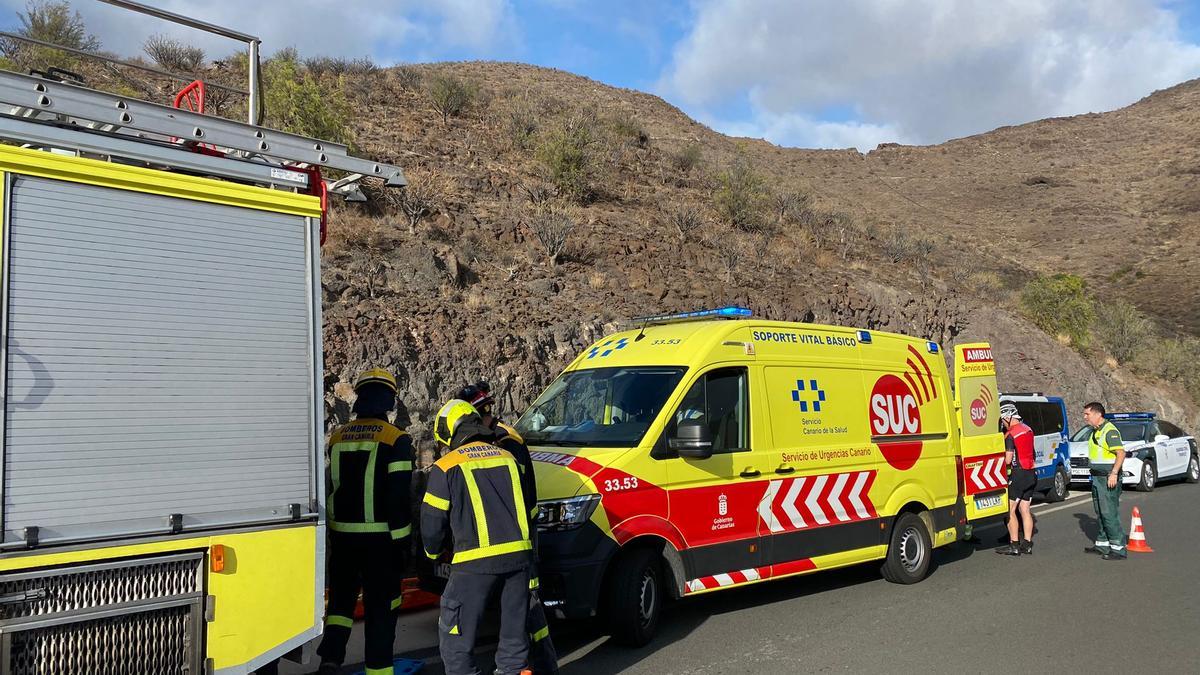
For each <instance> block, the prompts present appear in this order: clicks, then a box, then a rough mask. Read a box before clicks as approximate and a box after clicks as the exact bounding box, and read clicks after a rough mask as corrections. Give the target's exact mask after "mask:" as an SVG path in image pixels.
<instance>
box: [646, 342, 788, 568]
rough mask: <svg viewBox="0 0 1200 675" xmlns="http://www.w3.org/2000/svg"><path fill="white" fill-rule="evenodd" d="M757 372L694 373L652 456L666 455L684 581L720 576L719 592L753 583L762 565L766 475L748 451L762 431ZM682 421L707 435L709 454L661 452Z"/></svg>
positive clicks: (720, 369)
mask: <svg viewBox="0 0 1200 675" xmlns="http://www.w3.org/2000/svg"><path fill="white" fill-rule="evenodd" d="M754 370H755V369H754V368H751V367H750V366H749V365H729V364H717V365H714V366H712V367H709V368H708V369H707V370H703V371H701V372H700V373H699V374H698V375H696V376H695V377H694V379H693V380H692V381H691V382H690V383H689V385H688V389H687V390H686V393H685V395H684V397H683V400H682V401H681V402H680V403H679V405H678V407H677V408H676V410H675V411H674V412H673V413H672V417H671V418H670V420H669V421H668V423H667V426H666V429H665V430H664V432H663V438H662V440H661V442H660V444H659V446H658V448H657V449H656V451H655V455H657V456H663V455H664V454H665V455H669V456H666V457H664V458H663V460H662V461H663V462H664V463H665V464H666V471H667V480H668V484H669V485H670V490H669V491H668V503H669V513H670V515H669V518H670V520H671V522H672V524H674V525H675V527H676V528H678V529H679V531H680V533H681V534H682V535H683V537H684V540H685V541H686V543H687V549H686V550H685V551H684V553H683V556H684V562H685V565H686V566H687V568H688V569H687V572H688V576H689V582H690V581H691V580H695V579H705V578H708V577H713V576H715V575H725V576H718V581H719V585H721V586H724V585H729V583H739V582H742V581H746V580H754V578H757V577H755V576H754V574H756V572H753V570H755V569H756V568H757V567H758V566H759V564H760V558H761V550H760V549H761V546H760V543H759V536H758V515H757V511H756V508H757V506H758V502H759V499H760V498H761V497H762V489H763V488H762V486H763V483H762V481H761V478H760V477H761V476H762V474H763V472H764V471H765V470H766V469H765V467H764V466H763V465H762V462H761V461H759V458H758V457H757V455H756V453H755V452H753V450H752V448H754V447H755V444H761V441H760V440H759V438H760V436H761V434H762V433H763V431H762V430H759V429H758V428H757V427H758V425H755V424H752V414H751V407H750V404H751V397H752V396H753V395H754V392H755V391H756V389H755V388H754V387H753V386H752V376H753V375H754ZM685 421H688V422H699V423H701V424H703V425H704V426H705V427H706V428H707V429H708V431H709V433H710V434H711V437H712V440H713V445H712V454H711V455H710V456H708V457H706V458H696V457H685V456H681V455H680V454H679V453H676V452H671V451H670V450H669V449H666V448H669V440H670V438H672V437H673V436H674V435H675V432H676V429H677V428H678V425H679V424H680V423H681V422H685ZM743 572H749V574H748V575H746V574H742V573H743ZM730 574H733V577H730V576H728V575H730ZM709 587H711V586H709V585H706V586H704V588H709Z"/></svg>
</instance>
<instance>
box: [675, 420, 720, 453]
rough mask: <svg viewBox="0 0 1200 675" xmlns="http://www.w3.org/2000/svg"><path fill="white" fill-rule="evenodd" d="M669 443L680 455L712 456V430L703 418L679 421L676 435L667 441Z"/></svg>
mask: <svg viewBox="0 0 1200 675" xmlns="http://www.w3.org/2000/svg"><path fill="white" fill-rule="evenodd" d="M667 445H668V446H669V447H670V448H671V449H672V450H674V451H675V452H678V453H679V456H680V457H691V458H694V459H707V458H709V457H712V451H713V439H712V431H710V430H709V428H708V425H707V424H705V423H704V422H703V421H701V420H684V421H682V422H680V423H679V427H678V428H677V429H676V430H675V435H674V436H673V437H672V438H671V439H670V440H668V441H667Z"/></svg>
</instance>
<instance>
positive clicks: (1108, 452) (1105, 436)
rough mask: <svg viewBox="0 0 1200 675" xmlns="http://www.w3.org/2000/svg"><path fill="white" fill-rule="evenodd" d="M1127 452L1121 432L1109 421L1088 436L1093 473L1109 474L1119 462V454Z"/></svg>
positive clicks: (1089, 457)
mask: <svg viewBox="0 0 1200 675" xmlns="http://www.w3.org/2000/svg"><path fill="white" fill-rule="evenodd" d="M1118 452H1125V445H1124V444H1123V443H1122V442H1121V432H1120V431H1118V430H1117V427H1116V425H1114V424H1113V423H1112V422H1109V421H1108V420H1105V421H1104V424H1101V425H1100V428H1099V429H1096V430H1094V431H1092V435H1091V436H1088V460H1089V461H1090V462H1091V465H1092V473H1108V472H1109V471H1111V470H1112V465H1113V464H1116V462H1117V453H1118Z"/></svg>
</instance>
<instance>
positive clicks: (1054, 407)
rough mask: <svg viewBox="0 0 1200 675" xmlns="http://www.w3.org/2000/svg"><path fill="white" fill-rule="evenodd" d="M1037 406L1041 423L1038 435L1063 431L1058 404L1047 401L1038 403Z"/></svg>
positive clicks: (1060, 409)
mask: <svg viewBox="0 0 1200 675" xmlns="http://www.w3.org/2000/svg"><path fill="white" fill-rule="evenodd" d="M1037 407H1038V412H1039V413H1040V417H1041V424H1042V426H1041V428H1040V429H1039V430H1038V432H1037V433H1038V434H1039V435H1041V434H1061V433H1062V432H1063V413H1062V408H1061V407H1060V406H1059V404H1057V403H1051V402H1049V401H1047V402H1045V403H1038V404H1037Z"/></svg>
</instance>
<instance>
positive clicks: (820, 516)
mask: <svg viewBox="0 0 1200 675" xmlns="http://www.w3.org/2000/svg"><path fill="white" fill-rule="evenodd" d="M828 481H829V476H817V482H816V483H815V484H814V485H813V488H812V492H809V493H808V499H805V500H804V505H805V506H807V507H808V511H809V513H811V514H813V518H814V519H815V520H816V521H817V524H819V525H828V524H829V519H828V518H826V517H825V512H824V511H822V510H821V505H820V504H818V503H817V498H818V497H820V496H821V491H822V490H824V489H825V483H826V482H828Z"/></svg>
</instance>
